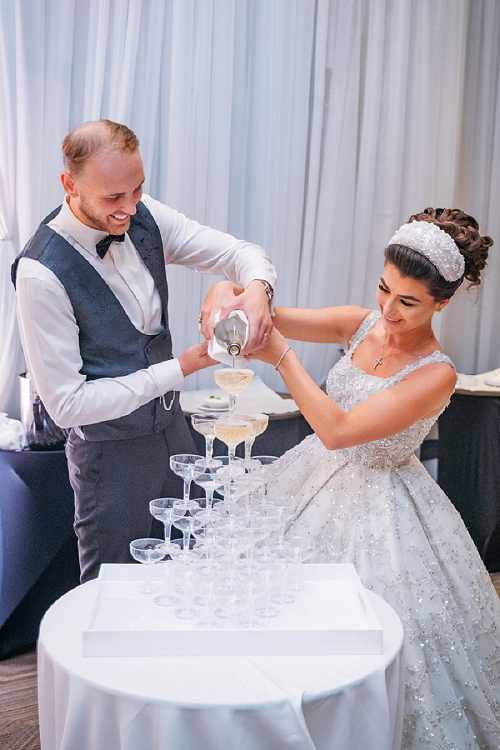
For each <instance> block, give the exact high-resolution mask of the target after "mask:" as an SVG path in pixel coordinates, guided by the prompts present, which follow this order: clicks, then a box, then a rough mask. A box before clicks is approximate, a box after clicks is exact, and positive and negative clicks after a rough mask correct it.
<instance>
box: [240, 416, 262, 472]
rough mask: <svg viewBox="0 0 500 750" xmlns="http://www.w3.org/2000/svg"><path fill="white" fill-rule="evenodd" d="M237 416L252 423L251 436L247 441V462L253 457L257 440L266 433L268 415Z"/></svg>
mask: <svg viewBox="0 0 500 750" xmlns="http://www.w3.org/2000/svg"><path fill="white" fill-rule="evenodd" d="M236 416H238V417H241V418H242V419H244V420H245V421H246V422H250V430H251V431H250V435H249V436H248V437H247V438H246V440H245V460H246V461H248V460H249V459H251V457H252V447H253V444H254V442H255V438H256V437H257V436H258V435H262V433H263V432H265V431H266V429H267V425H268V422H269V417H268V415H267V414H239V413H238V414H237V415H236Z"/></svg>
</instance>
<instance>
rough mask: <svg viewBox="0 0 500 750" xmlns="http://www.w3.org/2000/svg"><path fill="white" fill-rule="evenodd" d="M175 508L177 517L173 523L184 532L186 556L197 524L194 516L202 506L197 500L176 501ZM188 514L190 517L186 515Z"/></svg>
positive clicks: (183, 546) (183, 547)
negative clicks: (190, 538)
mask: <svg viewBox="0 0 500 750" xmlns="http://www.w3.org/2000/svg"><path fill="white" fill-rule="evenodd" d="M173 507H174V511H175V516H174V519H173V521H172V523H173V525H174V526H175V528H176V529H179V530H180V531H182V536H183V542H182V551H183V553H184V555H186V554H187V553H188V552H189V537H190V536H191V534H192V533H193V529H194V527H195V524H196V517H195V516H194V515H192V514H193V513H194V511H195V510H196V509H197V508H199V507H200V506H199V504H198V502H197V501H196V500H174V503H173ZM187 513H189V514H190V515H186V514H187ZM196 525H199V523H198V524H196Z"/></svg>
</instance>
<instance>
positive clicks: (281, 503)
mask: <svg viewBox="0 0 500 750" xmlns="http://www.w3.org/2000/svg"><path fill="white" fill-rule="evenodd" d="M268 492H269V490H268ZM268 498H269V499H270V501H271V503H272V505H273V506H274V508H275V510H276V511H277V513H278V514H279V519H280V520H279V528H278V548H279V549H281V547H282V546H283V544H284V542H285V531H286V528H287V524H288V522H289V521H290V520H291V519H292V518H293V509H292V508H291V507H290V498H289V497H287V496H286V495H278V494H276V493H275V492H269V494H268Z"/></svg>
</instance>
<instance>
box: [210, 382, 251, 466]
mask: <svg viewBox="0 0 500 750" xmlns="http://www.w3.org/2000/svg"><path fill="white" fill-rule="evenodd" d="M217 372H220V371H219V370H218V371H217ZM236 372H239V370H237V371H236ZM241 372H245V370H242V371H241ZM250 431H251V428H250V422H246V421H245V420H244V419H240V418H239V417H237V416H235V415H230V416H227V417H221V419H218V420H217V422H216V423H215V434H216V435H217V437H218V438H219V440H222V442H223V443H225V444H226V445H227V447H228V458H229V466H231V464H232V463H233V462H234V461H235V458H236V456H235V455H234V452H235V450H236V446H237V445H238V444H239V443H242V442H243V441H244V440H246V439H247V437H248V436H249V435H250Z"/></svg>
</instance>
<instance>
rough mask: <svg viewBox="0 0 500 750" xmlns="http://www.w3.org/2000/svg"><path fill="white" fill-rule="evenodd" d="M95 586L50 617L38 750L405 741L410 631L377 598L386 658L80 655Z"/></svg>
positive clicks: (265, 747)
mask: <svg viewBox="0 0 500 750" xmlns="http://www.w3.org/2000/svg"><path fill="white" fill-rule="evenodd" d="M97 585H98V584H97V581H91V582H89V583H86V584H84V585H83V586H79V587H78V588H76V589H74V590H72V591H70V592H69V593H68V594H66V595H65V596H63V597H62V598H61V599H59V600H58V601H57V602H56V603H55V604H54V605H53V606H52V607H51V608H50V609H49V610H48V612H47V614H46V615H45V617H44V619H43V621H42V625H41V629H40V638H39V642H38V687H39V693H38V694H39V714H40V734H41V743H42V750H56V749H57V750H282V749H283V750H284V749H285V748H287V749H289V750H398V749H399V745H400V739H401V729H402V716H403V691H404V678H403V664H402V656H401V648H402V642H403V629H402V626H401V622H400V620H399V618H398V617H397V615H396V614H395V612H394V611H393V610H392V609H391V608H390V607H389V606H388V605H387V604H386V603H385V602H384V601H383V600H382V599H380V597H378V596H375V595H374V594H369V595H370V598H371V601H372V603H373V606H374V608H375V610H376V612H377V615H378V617H379V619H380V621H381V623H382V625H383V629H384V652H383V654H382V655H380V656H326V657H325V656H317V657H316V656H315V657H311V656H293V657H291V656H290V657H284V656H281V657H258V658H257V657H252V658H220V657H204V658H196V659H194V658H186V657H177V658H173V657H168V658H167V657H148V658H144V657H141V658H138V657H128V658H125V657H114V658H108V657H83V656H82V630H83V628H84V627H85V626H86V623H87V620H88V617H89V614H90V611H91V608H92V604H93V602H94V599H95V596H96V592H97ZM200 638H203V631H200Z"/></svg>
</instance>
